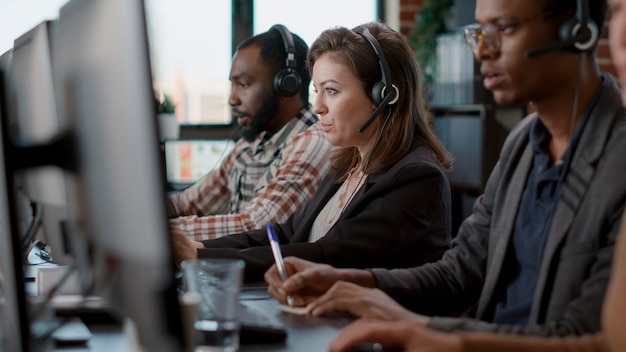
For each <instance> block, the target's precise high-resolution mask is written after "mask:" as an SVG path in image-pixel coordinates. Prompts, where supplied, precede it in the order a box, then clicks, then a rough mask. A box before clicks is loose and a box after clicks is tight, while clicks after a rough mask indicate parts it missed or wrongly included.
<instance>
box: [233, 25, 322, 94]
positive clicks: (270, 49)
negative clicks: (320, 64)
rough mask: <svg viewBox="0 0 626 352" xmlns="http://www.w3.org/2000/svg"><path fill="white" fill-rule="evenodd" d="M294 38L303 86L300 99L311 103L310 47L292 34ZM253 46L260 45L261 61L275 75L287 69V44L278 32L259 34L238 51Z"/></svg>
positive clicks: (241, 45)
mask: <svg viewBox="0 0 626 352" xmlns="http://www.w3.org/2000/svg"><path fill="white" fill-rule="evenodd" d="M290 33H291V36H292V37H293V41H294V45H295V47H296V55H295V60H296V69H295V70H296V72H297V73H298V74H299V75H300V78H301V79H302V81H301V83H302V86H301V87H300V98H302V99H303V100H304V101H305V102H307V103H308V101H309V83H310V82H311V75H310V74H309V71H308V70H307V67H306V56H307V54H308V52H309V46H308V45H307V44H306V42H305V41H304V40H303V39H302V38H301V37H300V36H299V35H297V34H295V33H293V32H290ZM252 45H258V46H259V47H260V48H261V53H260V55H261V60H262V61H263V63H266V64H267V65H268V66H270V67H272V68H273V71H274V74H276V73H277V72H278V71H280V70H282V69H284V68H285V67H286V57H287V52H286V51H285V44H284V43H283V38H282V37H281V35H280V33H279V32H278V30H275V29H274V30H268V31H267V32H263V33H260V34H257V35H255V36H253V37H250V38H248V39H245V40H244V41H242V42H241V43H239V45H237V50H239V49H244V48H247V47H249V46H252Z"/></svg>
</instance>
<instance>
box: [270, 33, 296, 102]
mask: <svg viewBox="0 0 626 352" xmlns="http://www.w3.org/2000/svg"><path fill="white" fill-rule="evenodd" d="M272 29H275V30H276V31H278V33H280V36H281V38H282V39H283V44H284V45H285V53H286V56H287V59H286V64H285V66H286V67H285V68H284V69H282V70H280V71H278V72H277V73H276V75H274V90H275V91H276V93H278V94H280V95H282V96H284V97H292V96H294V95H296V93H297V92H298V90H300V86H301V85H302V78H300V75H299V74H298V73H297V72H296V45H295V44H294V41H293V36H292V35H291V32H289V30H288V29H287V27H285V26H283V25H282V24H277V25H274V26H272V28H270V30H272Z"/></svg>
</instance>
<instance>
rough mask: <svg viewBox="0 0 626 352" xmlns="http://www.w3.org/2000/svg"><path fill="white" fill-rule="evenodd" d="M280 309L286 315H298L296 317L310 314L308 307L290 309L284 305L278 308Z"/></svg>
mask: <svg viewBox="0 0 626 352" xmlns="http://www.w3.org/2000/svg"><path fill="white" fill-rule="evenodd" d="M278 309H280V310H281V311H283V312H284V313H289V314H296V315H306V314H309V311H308V310H307V307H290V306H287V305H284V304H281V305H280V306H278Z"/></svg>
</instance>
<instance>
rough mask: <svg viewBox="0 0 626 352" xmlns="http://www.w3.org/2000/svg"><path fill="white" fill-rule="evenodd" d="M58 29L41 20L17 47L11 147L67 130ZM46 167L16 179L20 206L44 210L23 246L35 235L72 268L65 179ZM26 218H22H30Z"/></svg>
mask: <svg viewBox="0 0 626 352" xmlns="http://www.w3.org/2000/svg"><path fill="white" fill-rule="evenodd" d="M55 26H56V21H54V20H46V21H43V22H41V23H40V24H38V25H37V26H35V27H34V28H32V29H31V30H30V31H28V32H26V33H25V34H23V35H21V36H20V37H19V38H17V39H16V40H15V42H14V45H13V64H12V65H11V69H10V73H9V82H10V85H9V88H10V89H9V96H8V99H9V109H8V112H9V114H8V116H7V123H8V124H9V129H10V136H11V139H12V143H14V144H16V145H17V146H33V145H45V144H47V143H50V142H51V141H53V140H54V139H55V138H58V136H59V135H60V134H61V133H62V132H63V131H64V129H65V128H66V126H64V124H63V123H62V121H61V120H60V119H59V118H58V116H57V107H56V98H55V93H54V84H53V77H52V46H53V44H52V42H53V39H54V32H55ZM43 164H47V165H41V166H36V167H29V168H24V169H22V170H18V172H17V174H16V177H17V180H16V186H17V187H18V191H19V192H20V193H19V194H18V202H20V201H21V200H22V199H21V197H24V198H25V199H27V200H28V201H30V202H31V203H33V204H34V205H35V206H36V208H37V209H40V210H41V215H40V218H38V217H36V216H33V218H32V219H30V221H39V222H40V224H34V225H35V226H34V227H31V228H32V229H40V231H38V232H37V233H32V234H31V233H29V234H26V235H25V236H26V237H30V238H24V241H23V244H26V245H28V242H32V241H31V240H32V239H33V238H34V236H35V235H36V236H38V237H39V239H41V240H43V241H45V242H46V243H47V244H48V245H49V248H50V250H51V252H52V258H53V260H54V262H55V263H57V264H69V263H71V262H72V261H74V260H75V257H76V256H77V254H76V251H77V250H79V249H78V248H68V247H67V245H69V244H70V243H75V242H76V241H68V239H67V238H65V237H66V236H67V235H68V234H67V233H65V232H64V231H63V225H64V223H65V222H67V219H68V213H67V192H66V187H65V184H66V179H65V176H64V173H63V170H62V169H61V168H59V166H57V165H53V160H52V159H50V160H49V161H48V162H46V161H44V162H43ZM28 215H30V214H24V215H23V216H22V218H25V219H28ZM25 222H26V223H28V221H25ZM38 225H41V226H38ZM23 248H25V247H24V246H23ZM26 248H27V247H26Z"/></svg>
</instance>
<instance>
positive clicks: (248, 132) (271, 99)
mask: <svg viewBox="0 0 626 352" xmlns="http://www.w3.org/2000/svg"><path fill="white" fill-rule="evenodd" d="M279 104H280V103H279V99H278V97H277V96H276V95H274V94H268V95H267V97H266V98H265V99H264V100H263V103H262V104H261V107H260V108H259V111H258V112H257V113H256V115H254V116H252V119H251V122H250V127H249V128H247V129H245V130H244V131H243V133H242V134H241V136H242V137H243V138H244V139H245V140H247V141H248V142H252V141H254V140H255V139H256V137H257V136H258V135H259V134H260V133H261V132H263V131H266V130H267V126H268V125H269V123H270V121H272V119H273V118H274V116H276V114H277V113H278V108H279Z"/></svg>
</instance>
